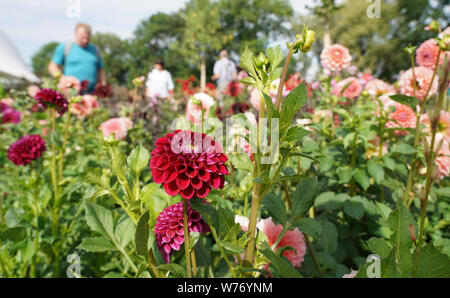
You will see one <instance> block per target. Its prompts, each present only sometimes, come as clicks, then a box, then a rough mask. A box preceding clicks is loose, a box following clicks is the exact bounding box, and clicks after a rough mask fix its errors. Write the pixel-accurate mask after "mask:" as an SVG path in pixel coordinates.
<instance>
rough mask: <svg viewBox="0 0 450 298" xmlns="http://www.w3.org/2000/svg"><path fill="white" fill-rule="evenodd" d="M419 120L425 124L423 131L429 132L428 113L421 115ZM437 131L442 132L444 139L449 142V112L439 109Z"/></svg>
mask: <svg viewBox="0 0 450 298" xmlns="http://www.w3.org/2000/svg"><path fill="white" fill-rule="evenodd" d="M420 122H421V123H422V124H425V132H427V133H431V121H430V117H429V116H428V113H425V114H424V115H422V118H421V119H420ZM438 132H440V133H442V135H443V136H444V138H445V140H446V141H448V142H450V113H449V112H447V111H443V110H441V111H440V114H439V124H438Z"/></svg>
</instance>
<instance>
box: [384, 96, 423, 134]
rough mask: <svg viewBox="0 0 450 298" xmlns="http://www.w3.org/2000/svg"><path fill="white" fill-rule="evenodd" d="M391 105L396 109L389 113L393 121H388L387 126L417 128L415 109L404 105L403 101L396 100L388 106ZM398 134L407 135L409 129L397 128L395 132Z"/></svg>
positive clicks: (387, 106)
mask: <svg viewBox="0 0 450 298" xmlns="http://www.w3.org/2000/svg"><path fill="white" fill-rule="evenodd" d="M390 106H394V107H395V111H393V112H391V113H389V119H390V120H391V121H388V122H387V123H386V127H388V128H392V127H402V128H415V127H416V114H415V113H414V111H413V109H411V108H410V107H408V106H406V105H403V104H401V103H398V102H396V101H392V102H389V103H388V104H387V105H386V106H385V109H386V108H389V107H390ZM394 133H395V134H396V135H397V136H404V135H407V134H408V133H409V132H408V131H407V130H395V132H394Z"/></svg>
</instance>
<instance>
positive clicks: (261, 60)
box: [253, 52, 269, 68]
mask: <svg viewBox="0 0 450 298" xmlns="http://www.w3.org/2000/svg"><path fill="white" fill-rule="evenodd" d="M253 61H254V62H255V65H256V67H258V68H262V67H263V66H266V65H267V64H269V59H268V58H267V57H266V55H264V53H263V52H260V53H259V55H258V56H257V57H253Z"/></svg>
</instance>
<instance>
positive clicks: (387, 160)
mask: <svg viewBox="0 0 450 298" xmlns="http://www.w3.org/2000/svg"><path fill="white" fill-rule="evenodd" d="M383 162H384V166H385V167H386V168H388V169H389V170H391V171H393V170H394V169H395V160H393V159H392V158H390V157H388V156H386V155H385V156H383Z"/></svg>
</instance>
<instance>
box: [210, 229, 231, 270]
mask: <svg viewBox="0 0 450 298" xmlns="http://www.w3.org/2000/svg"><path fill="white" fill-rule="evenodd" d="M211 234H212V235H213V238H214V241H215V242H216V244H217V247H218V248H219V251H220V254H221V255H222V258H223V259H224V260H225V263H227V265H228V268H229V269H230V271H231V274H232V276H233V278H235V277H236V273H235V272H234V268H233V265H232V264H231V262H230V260H228V258H227V255H226V254H225V251H224V250H223V247H222V245H220V244H219V238H218V237H217V233H216V229H214V228H213V227H211Z"/></svg>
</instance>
